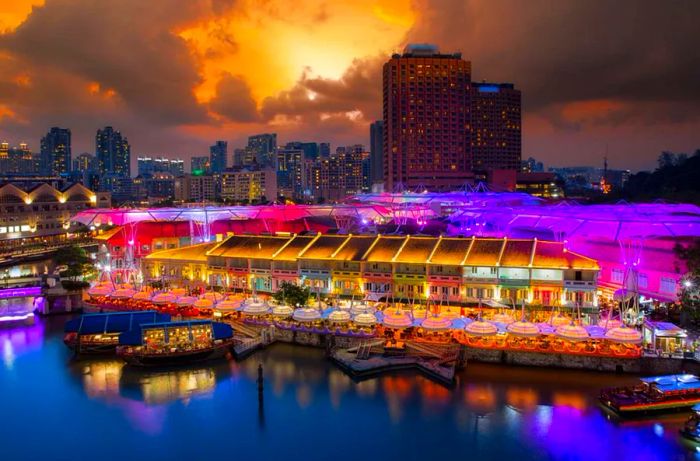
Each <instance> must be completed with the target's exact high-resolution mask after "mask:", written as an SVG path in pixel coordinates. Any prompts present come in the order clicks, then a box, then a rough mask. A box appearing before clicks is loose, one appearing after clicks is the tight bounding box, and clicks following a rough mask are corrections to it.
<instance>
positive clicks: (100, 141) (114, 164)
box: [95, 126, 131, 178]
mask: <svg viewBox="0 0 700 461" xmlns="http://www.w3.org/2000/svg"><path fill="white" fill-rule="evenodd" d="M95 157H97V164H98V169H99V172H100V174H101V175H105V174H110V175H116V176H119V177H123V178H128V177H130V176H131V146H130V145H129V141H128V140H127V139H126V137H123V136H122V134H121V133H120V132H119V131H117V130H115V129H114V128H112V127H111V126H106V127H104V128H103V129H101V130H97V136H95Z"/></svg>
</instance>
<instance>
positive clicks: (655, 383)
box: [600, 374, 700, 416]
mask: <svg viewBox="0 0 700 461" xmlns="http://www.w3.org/2000/svg"><path fill="white" fill-rule="evenodd" d="M600 402H601V403H602V404H603V405H604V406H605V407H607V408H609V409H611V410H613V411H615V412H616V413H618V414H620V415H623V416H629V415H635V414H637V415H639V414H646V413H652V412H664V411H675V410H683V409H686V408H689V407H692V406H693V405H697V404H700V378H698V377H697V376H695V375H690V374H676V375H664V376H652V377H648V378H640V384H639V385H637V386H629V387H618V388H609V389H603V390H602V392H601V395H600Z"/></svg>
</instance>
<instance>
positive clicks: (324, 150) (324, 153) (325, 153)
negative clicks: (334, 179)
mask: <svg viewBox="0 0 700 461" xmlns="http://www.w3.org/2000/svg"><path fill="white" fill-rule="evenodd" d="M318 153H319V155H320V156H321V157H323V158H328V157H330V155H331V143H329V142H322V143H321V144H319V145H318Z"/></svg>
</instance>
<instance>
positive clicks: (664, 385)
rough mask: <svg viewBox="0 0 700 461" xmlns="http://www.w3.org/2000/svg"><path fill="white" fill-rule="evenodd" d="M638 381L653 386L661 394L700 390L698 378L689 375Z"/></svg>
mask: <svg viewBox="0 0 700 461" xmlns="http://www.w3.org/2000/svg"><path fill="white" fill-rule="evenodd" d="M640 380H641V381H642V382H645V383H648V384H654V385H655V386H656V387H657V388H658V389H659V390H660V391H662V392H673V391H685V390H694V389H700V378H698V377H697V376H695V375H690V374H678V375H664V376H651V377H648V378H640Z"/></svg>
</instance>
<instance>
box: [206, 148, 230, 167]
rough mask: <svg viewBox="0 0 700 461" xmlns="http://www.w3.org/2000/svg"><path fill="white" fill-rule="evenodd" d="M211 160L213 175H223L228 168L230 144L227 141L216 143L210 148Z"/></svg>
mask: <svg viewBox="0 0 700 461" xmlns="http://www.w3.org/2000/svg"><path fill="white" fill-rule="evenodd" d="M209 160H210V162H209V163H210V165H211V172H212V173H223V171H224V170H225V169H226V167H228V143H227V142H226V141H216V143H215V144H214V145H213V146H211V147H209Z"/></svg>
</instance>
